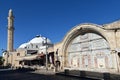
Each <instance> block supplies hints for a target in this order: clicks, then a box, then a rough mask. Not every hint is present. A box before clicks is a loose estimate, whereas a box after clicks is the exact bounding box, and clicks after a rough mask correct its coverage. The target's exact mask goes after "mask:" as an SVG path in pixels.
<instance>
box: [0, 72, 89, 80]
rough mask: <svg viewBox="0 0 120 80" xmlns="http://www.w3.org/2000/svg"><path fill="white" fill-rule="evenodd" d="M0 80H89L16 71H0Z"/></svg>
mask: <svg viewBox="0 0 120 80" xmlns="http://www.w3.org/2000/svg"><path fill="white" fill-rule="evenodd" d="M0 80H90V79H83V78H75V77H74V78H73V77H66V76H60V75H55V74H40V73H39V74H36V73H32V72H24V71H17V70H5V71H0Z"/></svg>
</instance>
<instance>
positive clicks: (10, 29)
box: [7, 9, 14, 52]
mask: <svg viewBox="0 0 120 80" xmlns="http://www.w3.org/2000/svg"><path fill="white" fill-rule="evenodd" d="M7 38H8V40H7V51H9V52H12V51H13V42H14V16H13V11H12V9H10V10H9V13H8V37H7Z"/></svg>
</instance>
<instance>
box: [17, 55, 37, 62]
mask: <svg viewBox="0 0 120 80" xmlns="http://www.w3.org/2000/svg"><path fill="white" fill-rule="evenodd" d="M37 56H38V55H29V56H24V57H19V58H17V59H16V60H17V61H23V60H34V59H37Z"/></svg>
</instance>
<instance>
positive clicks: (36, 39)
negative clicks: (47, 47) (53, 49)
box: [29, 35, 51, 44]
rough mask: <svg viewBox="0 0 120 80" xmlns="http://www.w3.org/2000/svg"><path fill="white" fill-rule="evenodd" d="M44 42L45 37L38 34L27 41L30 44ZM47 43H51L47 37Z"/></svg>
mask: <svg viewBox="0 0 120 80" xmlns="http://www.w3.org/2000/svg"><path fill="white" fill-rule="evenodd" d="M45 42H46V38H45V37H42V36H39V35H37V36H36V37H35V38H33V39H32V40H30V41H29V43H32V44H42V43H45ZM47 43H48V44H51V41H50V40H49V39H48V38H47Z"/></svg>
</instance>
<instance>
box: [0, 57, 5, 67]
mask: <svg viewBox="0 0 120 80" xmlns="http://www.w3.org/2000/svg"><path fill="white" fill-rule="evenodd" d="M4 61H5V59H4V58H3V57H2V56H0V66H2V65H3V64H4Z"/></svg>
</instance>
